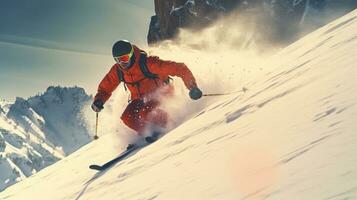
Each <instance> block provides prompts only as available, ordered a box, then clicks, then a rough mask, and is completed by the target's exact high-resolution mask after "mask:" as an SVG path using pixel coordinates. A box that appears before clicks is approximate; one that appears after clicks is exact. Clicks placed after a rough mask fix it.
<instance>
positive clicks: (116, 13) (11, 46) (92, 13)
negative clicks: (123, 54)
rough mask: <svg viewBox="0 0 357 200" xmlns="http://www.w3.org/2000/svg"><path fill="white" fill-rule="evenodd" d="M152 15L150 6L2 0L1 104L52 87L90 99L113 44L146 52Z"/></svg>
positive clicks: (111, 0)
mask: <svg viewBox="0 0 357 200" xmlns="http://www.w3.org/2000/svg"><path fill="white" fill-rule="evenodd" d="M152 15H154V1H153V0H101V1H97V0H62V1H48V0H31V1H22V0H0V99H5V100H8V101H13V100H15V98H16V97H23V98H27V97H29V96H34V95H36V94H39V93H42V92H44V91H45V89H46V88H47V87H48V86H51V85H60V86H75V85H76V86H79V87H84V88H85V89H86V91H87V92H88V93H91V94H92V93H94V92H95V90H96V87H97V85H98V83H99V82H100V80H101V79H102V77H103V76H104V75H105V73H106V72H107V71H108V70H109V68H110V67H111V65H112V64H114V63H113V59H112V58H111V47H112V45H113V43H114V42H116V41H117V40H119V39H127V40H130V41H132V42H133V43H135V44H136V45H138V46H139V47H142V48H144V49H145V48H146V47H147V44H146V36H147V32H148V27H149V22H150V17H151V16H152Z"/></svg>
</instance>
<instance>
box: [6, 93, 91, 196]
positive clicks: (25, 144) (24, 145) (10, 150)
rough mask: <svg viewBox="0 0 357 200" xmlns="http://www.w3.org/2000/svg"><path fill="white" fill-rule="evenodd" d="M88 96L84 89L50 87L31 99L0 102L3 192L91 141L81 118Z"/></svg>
mask: <svg viewBox="0 0 357 200" xmlns="http://www.w3.org/2000/svg"><path fill="white" fill-rule="evenodd" d="M89 99H90V97H89V96H88V95H86V94H85V92H84V90H83V89H81V88H61V87H49V88H48V89H47V91H46V92H45V93H44V94H42V95H37V96H35V97H31V98H29V99H28V100H25V99H22V98H17V99H16V102H15V103H10V102H6V101H1V102H0V191H1V190H3V189H5V188H6V187H8V186H10V185H12V184H14V183H16V182H18V181H20V180H23V179H25V178H26V177H28V176H31V175H32V174H34V173H36V172H38V171H40V170H41V169H43V168H45V167H47V166H49V165H51V164H53V163H55V162H57V161H58V160H60V159H62V158H63V157H64V156H65V155H66V154H67V153H71V152H73V151H74V150H76V149H78V148H80V147H81V146H83V145H84V144H86V143H88V142H89V141H90V138H89V134H88V130H87V129H86V128H85V127H84V124H82V123H83V119H79V117H80V115H81V114H80V112H79V111H80V110H81V109H82V108H83V106H84V105H86V103H88V101H89ZM75 108H76V109H75ZM71 112H72V113H71ZM76 118H78V119H76ZM69 120H70V121H71V122H72V123H68V121H69ZM64 124H66V126H65V125H64ZM53 138H55V139H53Z"/></svg>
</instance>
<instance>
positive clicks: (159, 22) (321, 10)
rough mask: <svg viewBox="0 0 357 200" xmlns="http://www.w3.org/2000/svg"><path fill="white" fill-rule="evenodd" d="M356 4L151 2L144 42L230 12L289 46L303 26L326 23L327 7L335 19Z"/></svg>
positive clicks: (332, 0) (324, 0) (311, 0)
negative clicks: (255, 21) (152, 13)
mask: <svg viewBox="0 0 357 200" xmlns="http://www.w3.org/2000/svg"><path fill="white" fill-rule="evenodd" d="M356 4H357V3H356V1H355V0H346V1H343V2H342V1H339V0H155V13H156V15H155V16H153V17H152V18H151V22H150V27H149V32H148V37H147V40H148V43H149V45H152V44H155V43H157V42H159V41H163V40H167V39H172V38H174V37H175V36H176V35H177V33H178V30H179V28H187V29H198V30H199V29H201V28H202V27H205V26H207V25H208V24H210V23H211V22H213V21H215V20H216V19H218V18H219V17H220V16H222V15H226V14H229V13H231V11H233V10H234V11H237V13H242V16H243V15H245V14H246V13H248V14H249V15H250V16H254V18H255V19H254V20H257V22H258V23H259V24H263V25H262V27H261V28H260V29H257V30H256V31H257V32H260V33H259V34H261V33H262V32H264V34H265V37H266V38H267V39H268V40H271V41H274V42H277V41H279V42H282V43H289V42H291V41H294V40H295V39H296V38H297V37H298V36H299V35H301V34H300V32H302V31H306V26H303V25H304V24H308V27H309V28H310V31H311V30H312V29H314V28H317V27H320V26H322V25H324V24H325V23H327V22H328V21H326V19H328V18H326V15H330V14H326V12H327V11H328V10H330V11H331V8H333V9H332V11H333V12H334V14H335V13H336V10H342V11H341V12H340V13H338V15H336V16H335V18H336V17H338V16H341V15H343V14H345V13H347V12H349V11H351V10H353V9H355V8H356V7H357V5H356ZM316 13H318V14H316ZM322 15H324V16H322ZM331 15H332V14H331ZM238 17H239V15H238ZM267 18H268V20H267ZM316 18H319V20H316ZM248 20H251V19H248ZM329 20H332V18H330V19H329ZM267 21H269V23H265V22H267ZM264 25H265V26H264ZM302 27H304V28H302ZM259 34H258V35H259Z"/></svg>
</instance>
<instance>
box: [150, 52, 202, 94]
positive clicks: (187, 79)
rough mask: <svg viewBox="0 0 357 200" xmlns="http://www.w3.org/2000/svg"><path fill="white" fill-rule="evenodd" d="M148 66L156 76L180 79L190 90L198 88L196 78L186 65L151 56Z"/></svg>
mask: <svg viewBox="0 0 357 200" xmlns="http://www.w3.org/2000/svg"><path fill="white" fill-rule="evenodd" d="M147 65H148V67H149V69H150V70H151V71H152V72H153V73H155V74H159V75H163V76H177V77H180V78H181V79H182V81H183V82H184V84H185V86H186V88H187V89H189V90H191V89H192V88H194V87H197V83H196V79H195V77H194V76H193V74H192V72H191V71H190V70H189V69H188V67H187V66H186V65H185V64H184V63H176V62H173V61H166V60H161V59H160V58H159V57H156V56H150V57H148V62H147Z"/></svg>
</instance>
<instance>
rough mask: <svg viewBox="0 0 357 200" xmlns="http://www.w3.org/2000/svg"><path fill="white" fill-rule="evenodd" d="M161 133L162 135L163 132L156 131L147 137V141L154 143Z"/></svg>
mask: <svg viewBox="0 0 357 200" xmlns="http://www.w3.org/2000/svg"><path fill="white" fill-rule="evenodd" d="M160 135H161V132H158V131H154V132H153V133H152V135H151V136H147V137H145V141H146V142H147V143H153V142H155V141H156V140H157V139H158V138H159V136H160Z"/></svg>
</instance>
